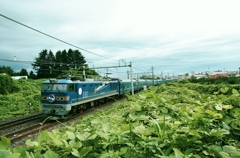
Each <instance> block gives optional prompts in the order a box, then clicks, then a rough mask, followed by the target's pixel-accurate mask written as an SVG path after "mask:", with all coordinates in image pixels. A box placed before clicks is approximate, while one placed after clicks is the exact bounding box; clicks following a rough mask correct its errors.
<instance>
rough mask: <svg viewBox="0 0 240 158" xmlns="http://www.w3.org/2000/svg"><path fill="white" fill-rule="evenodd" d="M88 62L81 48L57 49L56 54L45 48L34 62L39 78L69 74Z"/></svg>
mask: <svg viewBox="0 0 240 158" xmlns="http://www.w3.org/2000/svg"><path fill="white" fill-rule="evenodd" d="M84 64H86V60H85V57H84V56H83V55H82V54H81V52H80V51H79V50H72V49H69V50H68V51H66V50H63V51H57V52H56V55H54V53H52V51H51V50H50V51H49V52H48V51H47V50H43V51H42V52H41V53H39V57H37V58H35V62H34V63H33V64H32V66H33V69H34V70H36V73H37V78H49V77H57V76H59V75H60V74H69V70H72V69H76V68H79V69H81V68H82V66H83V65H84Z"/></svg>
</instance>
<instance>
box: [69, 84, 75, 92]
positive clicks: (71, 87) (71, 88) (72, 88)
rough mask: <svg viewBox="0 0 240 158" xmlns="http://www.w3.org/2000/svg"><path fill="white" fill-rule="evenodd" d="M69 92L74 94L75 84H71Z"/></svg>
mask: <svg viewBox="0 0 240 158" xmlns="http://www.w3.org/2000/svg"><path fill="white" fill-rule="evenodd" d="M68 91H69V92H73V91H74V84H69V85H68Z"/></svg>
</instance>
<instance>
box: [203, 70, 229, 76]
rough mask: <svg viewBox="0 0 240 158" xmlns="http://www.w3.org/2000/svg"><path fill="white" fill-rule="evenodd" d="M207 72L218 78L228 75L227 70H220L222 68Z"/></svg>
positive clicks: (208, 74)
mask: <svg viewBox="0 0 240 158" xmlns="http://www.w3.org/2000/svg"><path fill="white" fill-rule="evenodd" d="M206 74H207V76H208V77H209V78H218V77H227V76H228V73H227V72H225V71H224V72H223V71H220V70H218V71H213V72H211V71H208V72H207V73H206Z"/></svg>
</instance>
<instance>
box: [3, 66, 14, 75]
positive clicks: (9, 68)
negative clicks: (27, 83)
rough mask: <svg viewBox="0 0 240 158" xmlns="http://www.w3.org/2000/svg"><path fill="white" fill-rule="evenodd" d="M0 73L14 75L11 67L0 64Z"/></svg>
mask: <svg viewBox="0 0 240 158" xmlns="http://www.w3.org/2000/svg"><path fill="white" fill-rule="evenodd" d="M0 73H6V74H8V75H10V76H13V75H14V71H13V69H12V68H11V67H9V66H4V65H3V66H0Z"/></svg>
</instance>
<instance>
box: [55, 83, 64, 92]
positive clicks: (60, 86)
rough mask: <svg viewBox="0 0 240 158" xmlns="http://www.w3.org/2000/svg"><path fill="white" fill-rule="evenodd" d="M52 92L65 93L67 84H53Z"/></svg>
mask: <svg viewBox="0 0 240 158" xmlns="http://www.w3.org/2000/svg"><path fill="white" fill-rule="evenodd" d="M53 90H58V91H66V90H67V84H54V85H53Z"/></svg>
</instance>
